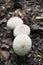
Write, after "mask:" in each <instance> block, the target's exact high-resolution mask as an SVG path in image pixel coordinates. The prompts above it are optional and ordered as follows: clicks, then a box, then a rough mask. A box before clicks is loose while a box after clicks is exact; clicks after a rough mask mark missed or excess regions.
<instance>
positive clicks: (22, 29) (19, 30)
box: [13, 24, 30, 36]
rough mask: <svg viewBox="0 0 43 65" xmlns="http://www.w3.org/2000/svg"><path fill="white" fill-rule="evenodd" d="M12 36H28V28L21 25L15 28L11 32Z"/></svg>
mask: <svg viewBox="0 0 43 65" xmlns="http://www.w3.org/2000/svg"><path fill="white" fill-rule="evenodd" d="M13 34H14V36H17V35H19V34H26V35H29V34H30V27H29V26H28V25H25V24H22V25H19V26H17V27H16V28H15V29H14V31H13Z"/></svg>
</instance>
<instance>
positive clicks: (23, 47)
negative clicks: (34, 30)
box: [13, 34, 32, 56]
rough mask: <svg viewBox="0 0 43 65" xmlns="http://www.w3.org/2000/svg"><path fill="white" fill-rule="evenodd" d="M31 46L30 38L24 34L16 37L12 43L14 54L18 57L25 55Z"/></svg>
mask: <svg viewBox="0 0 43 65" xmlns="http://www.w3.org/2000/svg"><path fill="white" fill-rule="evenodd" d="M31 46H32V41H31V38H30V37H29V36H28V35H26V34H21V35H18V36H17V37H16V38H15V39H14V41H13V49H14V52H15V53H16V54H17V55H19V56H24V55H27V54H28V52H29V51H30V49H31Z"/></svg>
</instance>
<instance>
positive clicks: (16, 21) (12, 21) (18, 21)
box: [7, 17, 23, 29]
mask: <svg viewBox="0 0 43 65" xmlns="http://www.w3.org/2000/svg"><path fill="white" fill-rule="evenodd" d="M21 24H23V20H22V19H21V18H19V17H11V18H10V19H9V20H8V22H7V27H8V29H14V28H15V27H16V26H18V25H21Z"/></svg>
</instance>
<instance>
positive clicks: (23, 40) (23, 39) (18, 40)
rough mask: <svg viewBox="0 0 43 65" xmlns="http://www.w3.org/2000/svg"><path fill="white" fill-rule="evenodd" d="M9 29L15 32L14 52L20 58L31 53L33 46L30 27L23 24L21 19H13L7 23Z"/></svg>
mask: <svg viewBox="0 0 43 65" xmlns="http://www.w3.org/2000/svg"><path fill="white" fill-rule="evenodd" d="M7 27H8V29H11V30H13V35H14V36H15V39H14V41H13V49H14V52H15V53H16V54H17V55H19V56H25V55H26V54H28V53H29V51H30V50H31V46H32V41H31V38H30V37H29V34H30V27H29V26H28V25H26V24H24V23H23V20H22V19H21V18H19V17H12V18H10V19H9V20H8V22H7Z"/></svg>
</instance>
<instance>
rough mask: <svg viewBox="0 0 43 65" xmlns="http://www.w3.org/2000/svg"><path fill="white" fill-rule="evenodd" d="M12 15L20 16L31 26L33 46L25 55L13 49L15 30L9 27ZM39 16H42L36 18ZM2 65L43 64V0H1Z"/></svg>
mask: <svg viewBox="0 0 43 65" xmlns="http://www.w3.org/2000/svg"><path fill="white" fill-rule="evenodd" d="M12 16H18V17H20V18H21V19H23V21H24V23H25V24H27V25H28V26H30V28H31V33H30V37H31V39H32V48H31V51H30V52H29V53H28V55H26V56H24V57H20V56H18V55H16V54H15V53H14V51H13V49H12V42H13V39H14V37H13V32H12V31H11V30H8V29H7V21H8V19H9V18H10V17H12ZM37 16H40V17H42V18H41V19H36V17H37ZM0 65H43V1H42V0H0Z"/></svg>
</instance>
